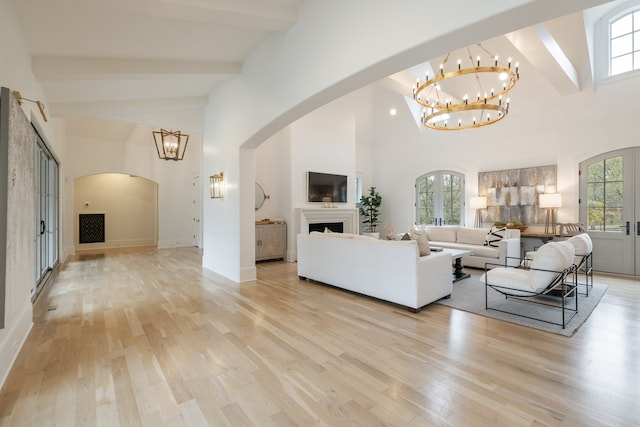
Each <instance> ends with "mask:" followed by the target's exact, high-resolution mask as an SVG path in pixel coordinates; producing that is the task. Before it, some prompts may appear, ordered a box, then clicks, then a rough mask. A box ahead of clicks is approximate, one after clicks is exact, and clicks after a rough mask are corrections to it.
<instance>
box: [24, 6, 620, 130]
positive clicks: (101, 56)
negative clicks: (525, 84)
mask: <svg viewBox="0 0 640 427" xmlns="http://www.w3.org/2000/svg"><path fill="white" fill-rule="evenodd" d="M12 2H13V5H14V8H15V10H16V13H17V15H18V19H19V21H20V25H21V27H22V30H23V32H24V35H25V38H26V43H27V46H28V48H29V50H30V53H31V61H32V69H33V74H34V76H35V78H36V79H37V80H39V81H40V82H41V83H42V85H43V89H44V91H45V93H46V96H47V100H48V105H47V108H48V110H49V113H50V114H51V116H53V117H62V116H74V115H91V116H98V117H107V118H115V119H120V120H126V121H132V122H137V123H142V124H147V125H150V126H164V127H166V128H173V129H182V130H185V131H190V132H196V133H200V132H202V123H203V109H204V106H205V105H206V104H207V99H208V96H209V94H210V93H211V91H212V90H213V89H214V88H215V86H216V85H217V84H218V83H220V82H221V81H223V80H225V79H229V78H233V77H234V76H236V75H238V74H239V73H240V72H241V70H242V64H243V61H244V60H245V59H246V58H247V56H248V55H249V54H250V53H251V52H252V50H253V49H255V48H256V47H257V46H258V45H259V44H260V43H261V42H262V41H263V40H265V38H267V37H269V36H270V35H273V34H276V33H283V32H287V31H288V30H289V29H290V28H291V27H292V26H294V25H295V24H296V22H297V17H298V9H299V8H300V7H301V5H302V2H303V0H135V1H132V0H109V1H104V0H56V1H52V0H12ZM615 3H619V2H613V3H612V4H608V5H605V6H601V8H603V7H606V8H610V7H612V5H613V4H615ZM601 12H602V11H600V12H599V13H601ZM584 16H585V15H584V14H582V13H577V14H573V15H569V16H565V17H560V18H557V19H555V20H553V21H550V22H546V23H541V24H539V25H536V26H534V27H529V28H525V29H521V30H518V31H515V32H513V33H510V34H507V35H505V36H502V37H497V38H495V39H493V40H490V41H486V42H485V45H486V46H487V47H488V48H489V49H491V50H494V51H496V52H504V51H509V52H514V50H515V53H510V55H512V56H514V57H516V56H518V55H520V56H521V57H522V58H526V61H528V62H529V63H530V64H531V66H532V68H534V69H535V71H536V72H538V73H540V74H541V76H542V77H543V78H545V79H546V80H548V81H549V82H550V83H551V84H552V85H553V86H554V87H555V88H556V89H557V90H558V92H559V93H560V94H562V95H568V94H572V93H576V92H577V91H580V90H585V89H587V88H591V86H592V82H591V75H592V73H591V69H590V61H589V50H588V47H587V46H588V43H587V35H588V31H589V25H585V19H584ZM420 67H421V66H418V67H416V69H418V68H420ZM416 69H412V70H407V71H402V72H399V73H398V74H395V75H394V76H392V79H393V80H394V82H395V83H396V87H397V88H398V90H399V91H404V90H407V93H410V89H409V88H410V87H411V86H412V85H413V84H414V83H415V75H414V73H413V71H416ZM405 88H406V89H405Z"/></svg>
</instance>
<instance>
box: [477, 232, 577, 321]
mask: <svg viewBox="0 0 640 427" xmlns="http://www.w3.org/2000/svg"><path fill="white" fill-rule="evenodd" d="M574 258H575V249H574V246H573V245H572V244H571V243H568V242H549V243H546V244H544V245H542V246H541V247H540V249H538V250H537V251H536V254H535V258H534V259H533V260H532V261H531V263H530V264H529V266H524V267H505V266H504V265H503V266H495V265H494V266H489V265H487V268H486V269H485V273H484V274H483V275H482V276H481V278H480V279H481V280H482V281H484V283H485V308H486V309H487V310H496V311H502V312H506V313H509V314H514V315H518V316H523V317H529V318H534V319H535V317H532V316H529V315H524V314H522V313H521V312H518V311H517V310H515V309H514V310H511V309H505V308H497V307H491V306H490V304H489V292H490V291H495V292H498V293H500V294H502V295H503V296H504V297H505V298H506V299H514V300H518V301H525V302H530V303H535V304H539V305H544V306H548V307H550V308H553V309H560V310H561V316H562V317H561V321H560V322H551V321H549V323H555V324H558V325H560V326H562V328H563V329H564V328H565V327H566V325H567V324H568V323H569V321H571V319H572V318H573V317H574V316H575V315H576V314H577V312H578V297H577V285H576V282H577V281H576V278H575V272H576V265H575V264H574ZM492 267H495V268H492ZM541 296H554V297H556V298H555V301H549V299H548V298H540V297H541ZM571 298H573V304H572V306H569V303H570V301H569V299H571ZM502 306H503V305H501V307H502ZM536 320H541V321H545V322H546V321H547V320H543V319H536Z"/></svg>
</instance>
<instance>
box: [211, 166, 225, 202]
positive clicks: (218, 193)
mask: <svg viewBox="0 0 640 427" xmlns="http://www.w3.org/2000/svg"><path fill="white" fill-rule="evenodd" d="M209 181H210V183H209V190H210V191H211V198H212V199H224V173H222V172H220V173H218V174H215V175H212V176H210V177H209Z"/></svg>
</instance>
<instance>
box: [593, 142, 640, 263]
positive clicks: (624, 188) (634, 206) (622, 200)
mask: <svg viewBox="0 0 640 427" xmlns="http://www.w3.org/2000/svg"><path fill="white" fill-rule="evenodd" d="M636 165H637V166H640V147H638V148H628V149H623V150H616V151H612V152H609V153H605V154H601V155H599V156H596V157H593V158H591V159H589V160H586V161H584V162H582V163H580V222H582V223H584V224H585V225H586V228H587V232H588V233H589V235H590V236H591V239H592V240H593V267H594V269H595V270H597V271H603V272H608V273H618V274H627V275H640V267H639V266H640V262H639V261H640V237H639V234H638V233H640V230H639V226H640V209H639V206H640V197H636V192H637V191H639V190H640V174H636V173H635V168H636Z"/></svg>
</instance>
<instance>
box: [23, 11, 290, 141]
mask: <svg viewBox="0 0 640 427" xmlns="http://www.w3.org/2000/svg"><path fill="white" fill-rule="evenodd" d="M300 3H301V0H134V1H131V0H108V1H104V0H56V1H52V0H14V1H13V5H14V8H15V10H16V14H17V15H18V19H19V21H20V25H21V27H22V30H23V32H24V34H25V38H26V42H27V46H28V48H29V50H30V53H31V61H32V68H33V74H34V76H35V78H36V79H37V80H39V81H40V82H42V84H43V88H44V91H45V93H46V95H47V99H48V102H49V105H47V108H48V110H49V112H50V114H51V115H52V116H54V117H56V116H58V117H59V116H66V115H96V116H101V117H110V118H117V119H123V120H130V121H137V122H142V123H146V124H153V125H159V124H160V123H155V122H157V121H163V120H166V123H165V124H164V126H165V127H167V128H169V127H172V128H182V129H184V130H190V131H195V132H198V131H200V130H201V123H200V124H198V121H200V122H201V121H202V111H203V107H204V106H205V105H206V103H207V98H208V95H209V93H210V92H211V91H212V89H213V88H214V87H215V85H216V84H218V83H219V82H220V81H222V80H224V79H229V78H232V77H234V76H236V75H237V74H238V73H240V71H241V69H242V63H243V61H244V60H245V58H246V57H247V56H248V55H249V53H250V52H251V51H252V50H253V49H254V48H255V47H256V46H257V45H258V44H259V43H260V42H261V41H262V40H264V39H265V38H266V37H268V36H270V35H272V34H274V33H279V32H286V31H287V30H289V29H290V28H291V27H292V26H293V25H294V24H295V23H296V21H297V16H298V7H299V4H300ZM171 123H175V125H173V124H171ZM188 123H192V124H191V126H195V127H197V129H185V128H184V126H182V125H183V124H188Z"/></svg>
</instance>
